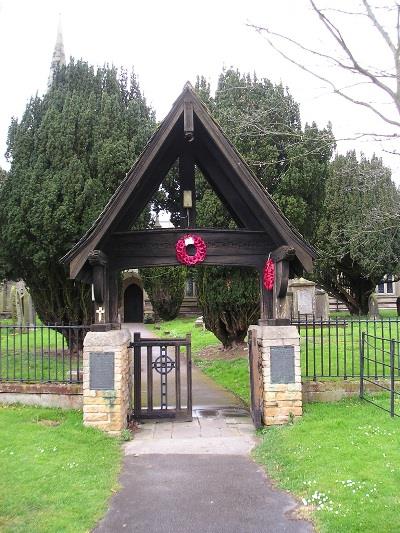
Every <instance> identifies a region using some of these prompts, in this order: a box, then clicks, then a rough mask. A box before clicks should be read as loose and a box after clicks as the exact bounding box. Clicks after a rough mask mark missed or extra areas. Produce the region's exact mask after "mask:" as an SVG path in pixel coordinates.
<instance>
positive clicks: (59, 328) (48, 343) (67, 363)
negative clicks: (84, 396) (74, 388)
mask: <svg viewBox="0 0 400 533" xmlns="http://www.w3.org/2000/svg"><path fill="white" fill-rule="evenodd" d="M89 330H90V326H75V325H73V326H70V325H68V326H66V325H57V324H55V325H47V326H44V325H34V326H15V325H0V382H5V381H8V382H28V383H82V357H83V353H82V352H83V339H84V338H85V335H86V333H87V332H88V331H89Z"/></svg>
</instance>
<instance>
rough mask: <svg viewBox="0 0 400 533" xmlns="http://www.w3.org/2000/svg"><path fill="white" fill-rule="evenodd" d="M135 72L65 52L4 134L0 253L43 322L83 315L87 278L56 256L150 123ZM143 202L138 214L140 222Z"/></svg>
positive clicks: (86, 313) (86, 223) (111, 186)
mask: <svg viewBox="0 0 400 533" xmlns="http://www.w3.org/2000/svg"><path fill="white" fill-rule="evenodd" d="M154 126H155V121H154V115H153V112H152V111H151V109H150V108H149V107H148V106H147V104H146V101H145V99H144V97H143V96H142V94H141V92H140V89H139V86H138V83H137V81H136V78H135V75H134V74H133V73H132V75H131V77H130V79H129V80H128V75H127V72H126V71H120V72H118V71H117V69H115V68H114V67H108V66H106V67H104V68H99V69H97V70H96V69H94V68H93V67H92V66H90V65H88V64H87V63H86V62H84V61H77V62H75V61H73V60H71V62H70V64H69V65H67V66H66V67H62V68H60V69H59V71H58V72H56V74H55V76H54V79H53V83H52V85H51V87H50V89H49V91H48V92H47V93H46V94H45V95H44V96H43V97H39V96H35V97H34V98H32V99H31V100H30V102H29V103H28V105H27V107H26V110H25V113H24V114H23V117H22V119H21V120H20V121H17V120H16V119H13V121H12V123H11V126H10V129H9V137H8V150H7V156H8V158H9V159H10V161H11V169H10V172H9V177H8V179H7V181H6V183H5V185H4V187H3V188H2V189H1V192H0V241H1V244H2V246H1V251H0V256H1V257H0V259H1V262H2V263H3V264H4V265H5V274H6V275H7V276H9V277H12V278H14V279H16V278H22V279H24V280H25V281H26V283H27V285H28V286H29V289H30V293H31V294H32V297H33V300H34V303H35V308H36V310H37V312H38V314H39V316H40V318H41V319H42V321H43V322H45V323H54V322H56V321H58V322H60V321H64V322H66V323H69V322H74V323H80V322H83V323H87V322H89V321H90V320H91V313H92V305H91V301H90V297H89V287H88V285H85V284H81V283H79V282H76V281H72V280H69V279H68V273H67V272H66V271H65V269H64V267H63V266H61V265H60V264H59V259H60V258H61V257H62V256H63V255H64V254H65V253H66V252H67V251H68V250H69V249H70V248H71V247H72V245H73V244H74V243H76V242H77V241H78V240H79V238H80V237H81V236H82V235H83V233H84V232H85V231H86V230H87V229H88V228H89V227H90V225H91V224H92V223H93V221H94V220H95V219H96V217H97V216H98V215H99V213H100V212H101V210H102V209H103V207H104V206H105V204H106V203H107V201H108V200H109V198H110V196H111V194H112V193H113V192H114V191H115V189H116V188H117V186H118V185H119V183H120V182H121V180H122V179H123V178H124V176H125V174H126V172H127V171H128V170H129V168H130V167H131V166H132V164H133V162H134V161H135V159H136V157H137V156H138V155H139V153H140V152H141V150H142V149H143V147H144V145H145V143H146V141H147V139H148V138H149V136H150V134H151V132H152V130H153V129H154ZM149 218H150V212H149V210H147V211H146V213H145V215H144V217H142V221H141V222H142V224H148V223H149Z"/></svg>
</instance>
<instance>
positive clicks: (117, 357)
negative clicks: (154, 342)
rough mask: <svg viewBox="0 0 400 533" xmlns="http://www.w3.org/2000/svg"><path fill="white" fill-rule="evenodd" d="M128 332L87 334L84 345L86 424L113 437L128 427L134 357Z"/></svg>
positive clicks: (84, 415)
mask: <svg viewBox="0 0 400 533" xmlns="http://www.w3.org/2000/svg"><path fill="white" fill-rule="evenodd" d="M130 341H131V335H130V332H129V331H128V330H111V331H101V332H100V331H96V332H93V331H91V332H89V333H87V335H86V337H85V340H84V344H83V423H84V425H85V426H92V427H96V428H98V429H101V430H103V431H106V432H107V433H109V434H111V435H119V434H120V432H121V431H122V430H123V429H124V428H126V427H127V418H128V414H129V410H130V407H131V389H132V382H131V380H132V371H131V365H132V356H131V351H132V350H131V349H130V348H128V346H129V343H130Z"/></svg>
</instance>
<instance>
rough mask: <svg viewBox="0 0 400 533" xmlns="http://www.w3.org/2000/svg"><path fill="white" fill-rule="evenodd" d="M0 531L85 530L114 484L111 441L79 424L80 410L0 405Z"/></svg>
mask: <svg viewBox="0 0 400 533" xmlns="http://www.w3.org/2000/svg"><path fill="white" fill-rule="evenodd" d="M0 435H1V440H0V472H1V476H0V531H1V532H4V533H6V532H13V533H16V532H21V533H22V532H24V533H25V532H28V531H29V533H46V532H49V533H54V532H57V533H59V532H63V533H67V532H71V533H79V532H86V531H89V530H91V528H92V527H94V525H95V524H96V522H97V521H98V520H99V519H100V518H101V517H102V516H103V515H104V513H105V511H106V509H107V500H108V498H109V496H111V493H112V490H113V489H115V488H116V487H117V475H118V473H119V469H120V459H121V450H120V445H119V443H118V441H117V440H116V439H112V438H110V437H107V436H105V435H104V434H103V433H101V432H100V431H97V430H94V429H91V428H84V427H83V426H82V413H81V412H79V411H61V410H59V409H43V408H34V407H21V406H9V407H1V406H0Z"/></svg>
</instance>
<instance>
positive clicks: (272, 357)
mask: <svg viewBox="0 0 400 533" xmlns="http://www.w3.org/2000/svg"><path fill="white" fill-rule="evenodd" d="M249 329H250V330H252V335H257V339H258V345H259V350H260V351H261V358H262V376H263V422H264V425H266V426H271V425H276V424H285V423H287V422H289V421H290V420H291V419H295V418H297V417H300V416H301V415H302V412H303V408H302V385H301V367H300V336H299V333H298V331H297V328H296V327H295V326H273V325H270V326H250V328H249Z"/></svg>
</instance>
